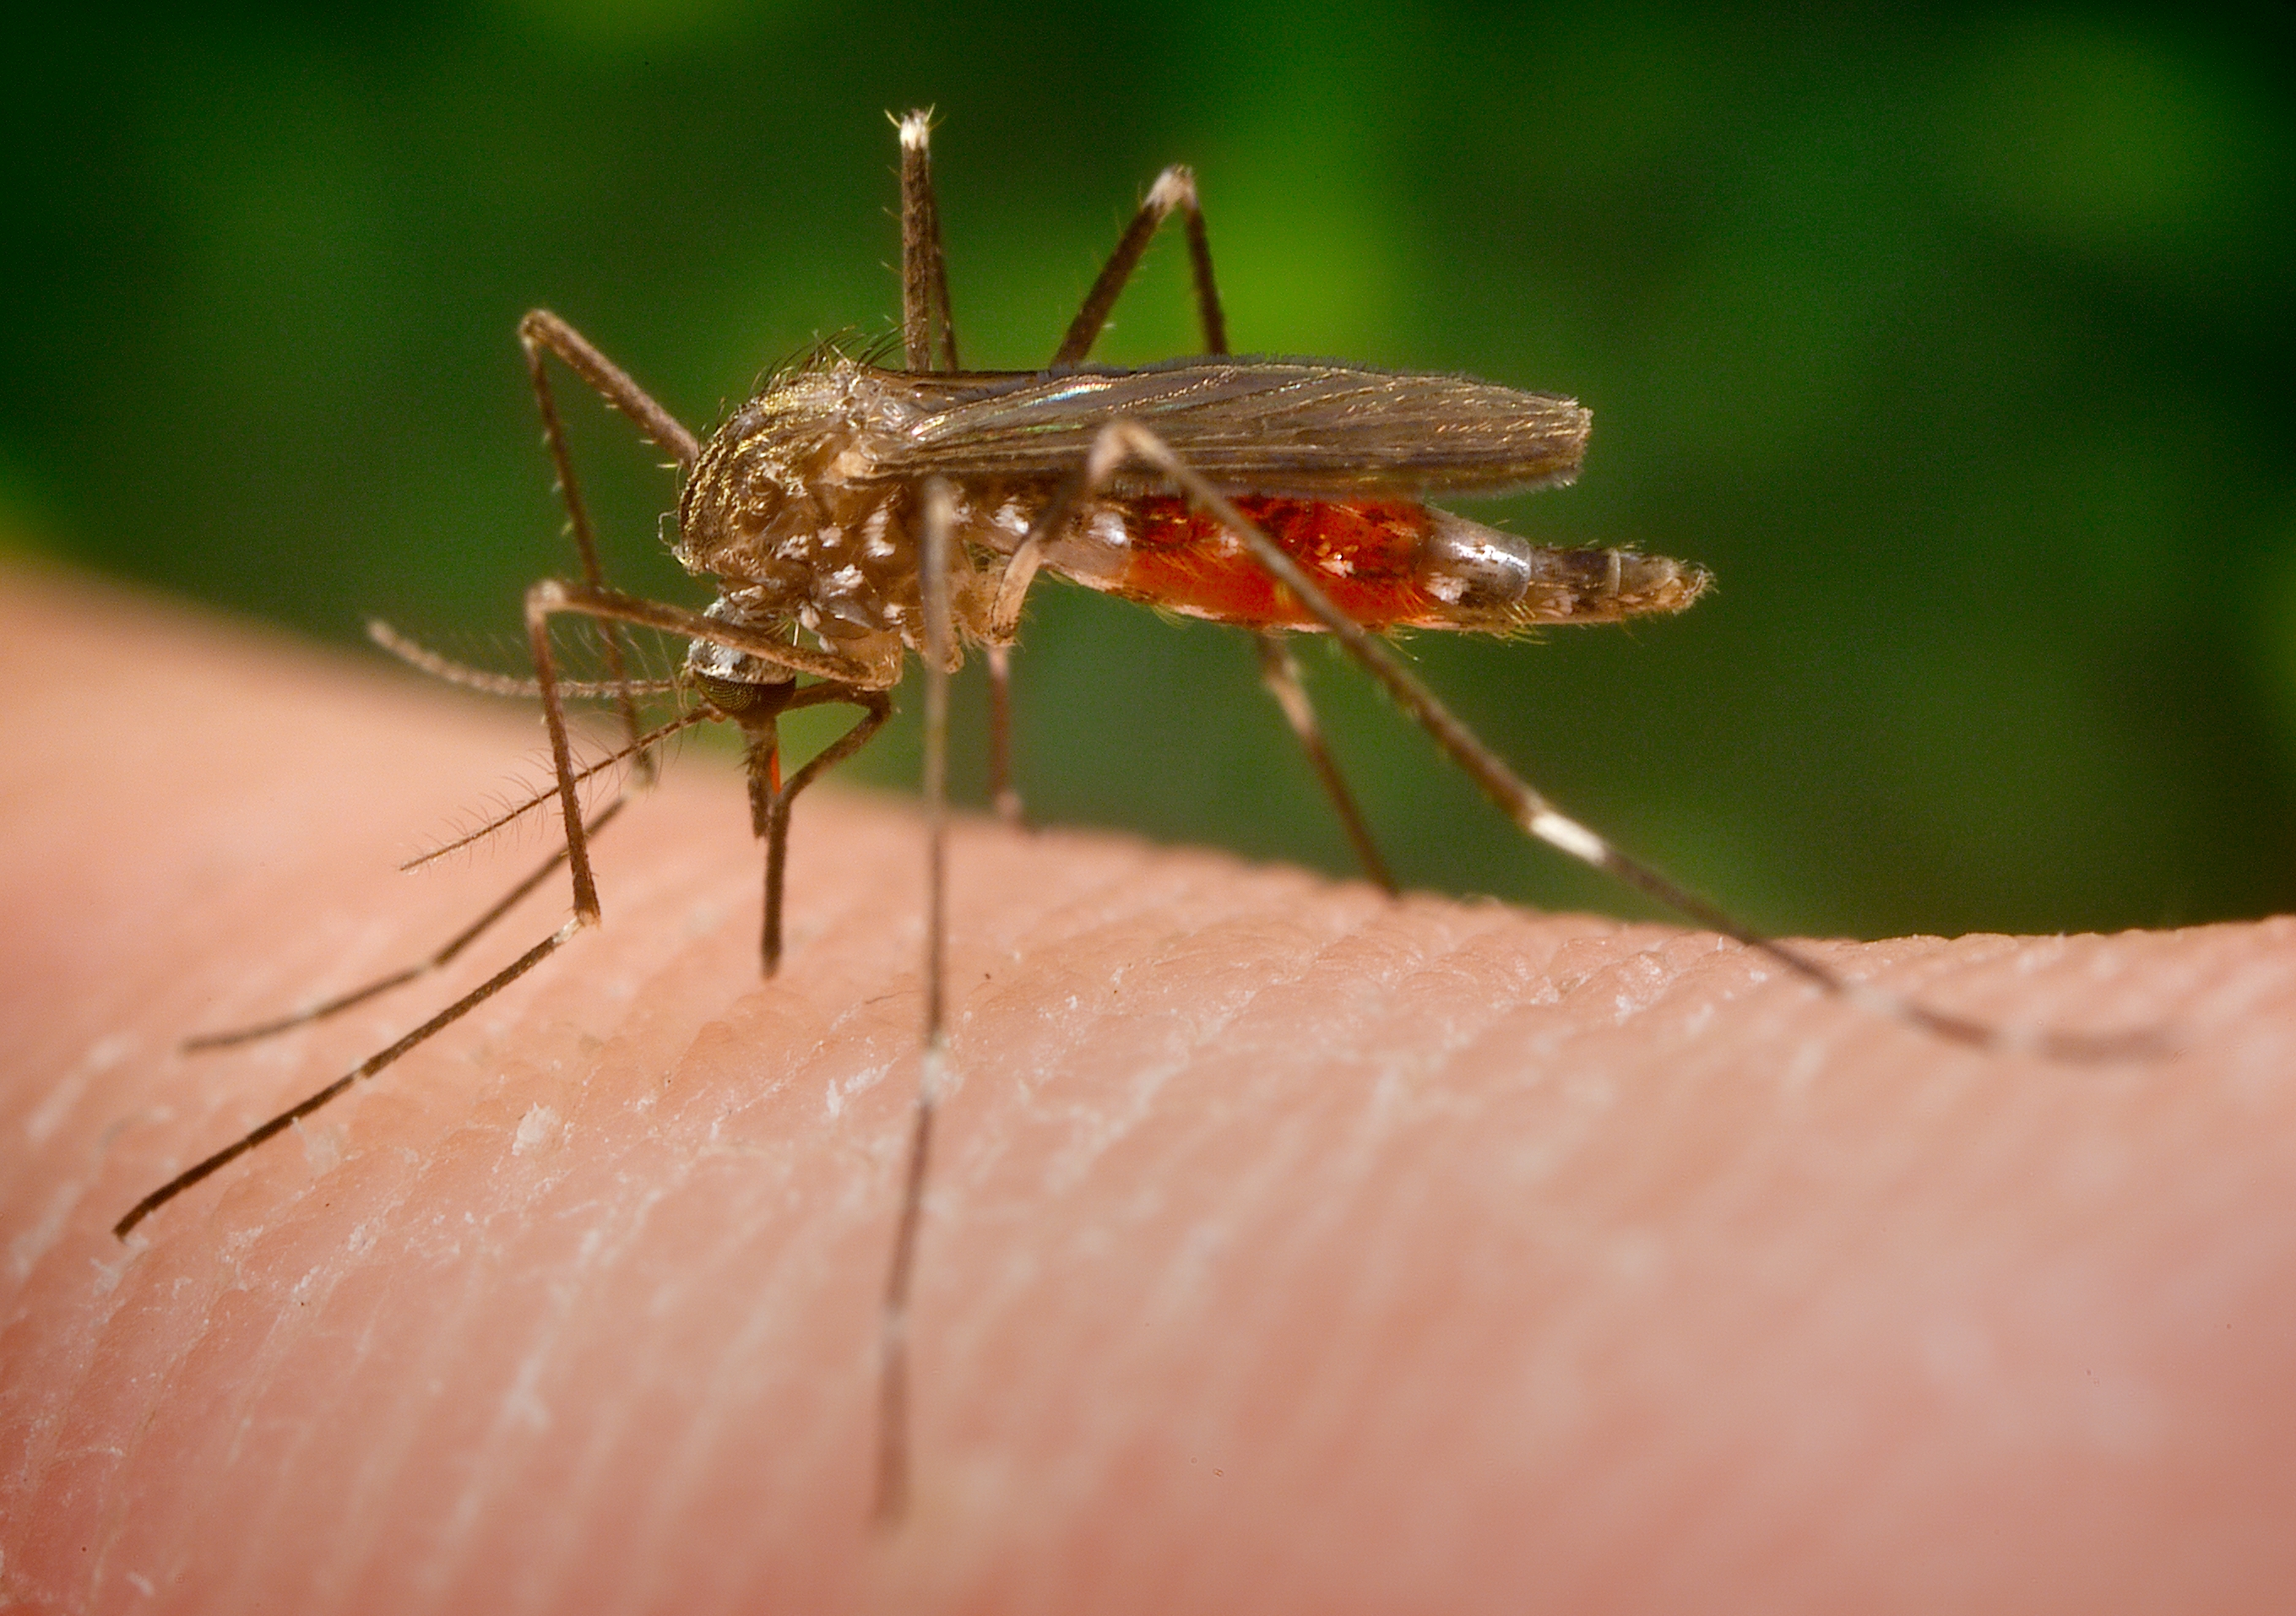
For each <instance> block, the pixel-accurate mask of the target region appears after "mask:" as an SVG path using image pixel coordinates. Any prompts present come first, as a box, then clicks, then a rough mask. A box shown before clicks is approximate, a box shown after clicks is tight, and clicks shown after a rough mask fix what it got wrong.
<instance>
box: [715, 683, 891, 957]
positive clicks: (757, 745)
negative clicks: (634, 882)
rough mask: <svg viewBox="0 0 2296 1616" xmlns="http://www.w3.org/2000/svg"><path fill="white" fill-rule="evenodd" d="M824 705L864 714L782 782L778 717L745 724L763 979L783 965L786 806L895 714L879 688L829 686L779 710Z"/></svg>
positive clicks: (812, 688)
mask: <svg viewBox="0 0 2296 1616" xmlns="http://www.w3.org/2000/svg"><path fill="white" fill-rule="evenodd" d="M824 701H841V702H847V703H849V704H850V705H852V706H855V707H858V708H860V709H861V710H862V712H861V716H860V717H859V718H856V719H855V720H854V721H853V726H852V727H851V728H849V729H848V730H847V731H846V732H845V733H844V734H841V735H840V736H838V737H837V739H836V740H834V741H832V742H830V743H829V744H828V745H827V746H824V747H823V748H822V749H821V750H820V751H817V752H816V753H815V754H814V755H813V756H812V757H811V758H810V759H808V760H807V761H806V764H805V766H804V767H802V768H800V769H799V770H798V771H797V773H796V774H794V775H791V776H790V777H789V779H788V780H787V781H786V782H784V781H783V779H782V773H781V739H780V734H779V731H778V727H777V724H776V722H775V720H776V718H778V714H776V715H775V716H773V717H769V718H767V719H766V720H765V721H764V722H763V723H758V724H753V725H745V726H744V739H745V742H746V745H745V748H744V752H745V761H746V763H747V765H748V768H749V775H750V829H751V830H752V831H753V832H754V833H756V834H757V836H758V840H759V841H763V842H764V843H765V844H766V901H765V917H764V922H763V925H762V928H761V930H760V932H759V936H758V954H759V956H760V957H761V959H762V961H763V964H764V968H765V974H766V975H767V976H771V975H773V974H774V972H775V971H777V970H779V969H780V968H781V963H782V892H783V884H784V878H785V875H786V873H787V871H788V868H789V827H790V808H791V805H793V804H794V803H795V802H796V800H797V796H798V793H799V792H802V791H804V790H805V788H806V787H808V786H809V785H811V784H812V783H814V782H815V781H816V780H818V779H820V778H821V776H822V775H824V774H826V773H828V772H829V771H830V770H831V769H832V768H834V767H837V766H838V765H839V764H840V763H842V762H844V761H845V760H846V759H848V758H850V757H851V756H852V755H853V754H854V753H856V752H857V751H860V750H861V749H862V748H863V747H865V746H866V745H868V744H869V742H871V741H872V740H873V739H874V738H875V736H876V734H877V732H878V731H879V730H881V729H882V728H883V727H884V726H885V723H886V720H888V719H889V718H891V717H892V716H893V699H892V697H891V696H890V695H888V694H887V693H885V692H883V691H881V690H846V689H843V688H841V687H837V686H832V685H808V686H807V687H806V688H805V689H803V690H801V691H799V692H798V693H796V695H795V696H793V697H792V698H791V700H790V701H788V702H787V703H785V704H784V705H783V707H782V709H781V711H784V712H785V711H788V710H790V709H791V708H793V707H814V706H818V705H820V704H821V703H822V702H824Z"/></svg>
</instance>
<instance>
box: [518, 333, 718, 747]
mask: <svg viewBox="0 0 2296 1616" xmlns="http://www.w3.org/2000/svg"><path fill="white" fill-rule="evenodd" d="M518 340H519V346H520V348H521V349H523V350H524V351H525V354H526V374H527V379H528V381H530V382H531V383H532V384H533V386H534V401H535V403H536V405H537V406H538V407H539V408H540V409H541V411H542V431H543V436H544V438H545V439H546V440H547V441H548V443H549V446H550V463H551V466H552V468H553V470H554V471H555V472H556V473H557V476H558V492H559V496H560V497H561V498H562V500H564V502H565V504H566V518H567V521H568V524H569V526H570V528H571V529H572V530H573V534H574V547H575V549H576V550H577V551H578V553H579V554H580V555H581V558H582V578H583V580H584V581H585V582H586V583H587V584H588V585H589V586H590V587H592V588H593V589H602V588H603V587H605V583H606V575H605V571H604V569H603V567H602V566H601V565H600V563H599V561H598V539H597V535H596V534H595V532H594V530H593V529H592V528H591V526H590V513H589V511H588V509H587V507H586V506H585V505H584V504H583V503H582V486H581V484H580V483H579V482H578V480H576V478H575V476H574V456H573V455H572V453H571V451H570V449H569V448H568V447H567V444H566V429H565V426H564V425H563V423H562V422H561V421H560V420H559V417H558V403H557V400H556V398H553V396H552V393H551V390H550V373H549V370H548V367H547V366H546V365H545V364H544V362H543V360H544V356H545V354H556V355H557V356H558V357H559V358H560V359H561V360H562V361H563V362H564V363H565V365H567V367H568V368H569V369H570V370H571V371H573V372H574V373H575V374H577V375H578V376H580V377H581V378H582V379H583V380H584V381H587V382H588V383H589V384H590V385H591V386H592V387H594V388H595V389H597V390H598V391H599V392H600V393H602V394H603V395H604V396H605V398H606V401H607V402H608V403H609V404H611V405H612V406H614V407H615V408H616V409H619V410H620V411H621V412H622V413H623V414H626V415H627V416H628V417H629V418H630V419H631V420H633V421H635V422H637V424H638V429H639V430H640V431H643V432H644V433H645V434H646V435H647V436H648V437H649V438H651V439H653V440H654V442H655V443H657V444H659V445H660V447H663V448H665V449H667V450H668V451H669V453H670V454H672V455H676V457H677V462H678V464H679V465H680V466H681V467H685V468H691V467H692V465H693V459H694V455H696V454H697V453H699V449H698V448H697V447H696V445H695V442H694V439H693V433H691V432H689V431H686V430H685V428H684V427H682V426H680V425H679V424H678V423H677V422H676V421H675V420H674V419H672V418H671V416H670V414H669V412H668V410H665V409H663V408H662V407H661V406H660V405H659V404H656V403H655V402H654V401H653V400H652V398H649V397H647V396H646V393H645V392H644V390H643V389H641V388H640V387H639V386H638V384H637V383H636V382H635V381H631V380H630V378H629V376H628V375H627V373H625V372H624V371H623V370H622V369H621V368H620V367H619V365H615V364H614V363H613V361H611V360H610V359H608V358H607V357H605V356H604V355H603V354H602V353H600V352H599V351H598V350H597V349H595V348H594V347H592V346H591V345H590V343H589V341H588V340H586V339H585V338H584V337H583V335H582V334H581V333H580V332H578V331H576V330H575V329H574V328H573V327H572V326H570V325H569V324H566V322H565V321H563V320H562V319H560V318H559V317H558V316H556V315H554V314H552V313H551V312H550V311H549V310H548V309H546V308H537V309H530V310H529V311H528V313H527V316H526V317H525V318H524V319H522V320H521V321H520V322H519V323H518ZM599 636H600V638H601V639H603V641H604V643H605V648H606V671H607V677H608V681H609V682H610V683H611V684H616V685H627V683H628V675H627V672H626V671H625V670H624V666H623V660H624V659H623V648H622V632H621V629H620V628H619V627H617V626H616V625H615V624H613V623H611V622H608V623H603V624H601V625H600V626H599ZM615 704H616V706H617V707H619V710H620V711H621V715H622V722H623V725H624V726H625V727H626V728H627V730H628V732H629V737H630V741H631V743H632V744H633V745H635V743H636V742H637V738H638V730H639V726H638V710H637V704H636V702H635V701H633V700H632V698H631V696H630V693H629V692H628V691H627V689H624V690H622V691H620V692H619V693H617V695H616V697H615ZM636 772H637V778H638V780H639V782H640V783H642V784H650V783H652V780H653V776H654V766H653V759H652V755H651V754H649V753H645V752H641V753H639V754H638V759H637V765H636Z"/></svg>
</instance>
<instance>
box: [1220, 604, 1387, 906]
mask: <svg viewBox="0 0 2296 1616" xmlns="http://www.w3.org/2000/svg"><path fill="white" fill-rule="evenodd" d="M1252 639H1253V642H1254V643H1255V644H1257V645H1258V646H1259V679H1260V683H1261V684H1263V685H1267V693H1268V694H1270V695H1272V696H1274V697H1275V705H1276V706H1278V707H1280V708H1282V709H1283V718H1284V721H1285V722H1286V723H1288V724H1290V725H1291V726H1292V734H1294V735H1296V736H1298V737H1299V740H1300V748H1301V750H1302V751H1305V752H1306V753H1307V754H1308V762H1309V763H1310V764H1312V765H1313V766H1314V767H1315V770H1316V779H1318V780H1320V781H1322V782H1323V783H1324V795H1325V796H1326V797H1329V798H1330V799H1331V800H1332V807H1333V808H1334V809H1335V810H1337V812H1338V814H1339V816H1340V828H1341V829H1342V830H1344V831H1345V832H1347V833H1348V845H1349V846H1350V847H1352V848H1354V849H1355V850H1356V862H1357V863H1358V864H1360V865H1363V873H1364V874H1365V876H1366V877H1367V878H1369V880H1370V881H1371V882H1372V884H1373V885H1374V886H1376V887H1378V888H1379V889H1380V890H1382V891H1383V892H1385V893H1386V894H1387V895H1388V896H1389V897H1390V898H1392V897H1393V896H1394V895H1395V891H1396V886H1395V877H1394V876H1393V875H1391V874H1389V873H1388V868H1387V861H1386V860H1385V859H1383V858H1382V857H1380V856H1379V846H1378V844H1377V843H1376V842H1374V841H1372V839H1371V829H1370V827H1369V826H1368V825H1366V824H1365V823H1364V816H1363V810H1362V809H1361V808H1357V806H1356V799H1355V793H1354V792H1350V791H1349V790H1348V783H1347V781H1346V780H1345V779H1344V778H1343V777H1342V776H1341V774H1340V766H1339V764H1338V762H1337V761H1336V760H1335V759H1333V756H1332V749H1331V748H1330V747H1329V746H1328V745H1326V744H1325V743H1324V726H1322V725H1321V724H1318V723H1317V722H1316V707H1315V703H1313V702H1312V701H1308V687H1307V685H1305V684H1303V683H1302V682H1301V681H1300V660H1299V659H1298V658H1297V657H1294V656H1293V655H1292V647H1291V645H1290V644H1288V643H1287V642H1286V640H1285V636H1283V635H1281V634H1277V633H1275V632H1273V631H1271V630H1267V629H1262V630H1261V631H1260V632H1259V633H1258V634H1256V635H1254V636H1252Z"/></svg>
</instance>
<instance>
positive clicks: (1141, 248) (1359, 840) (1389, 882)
mask: <svg viewBox="0 0 2296 1616" xmlns="http://www.w3.org/2000/svg"><path fill="white" fill-rule="evenodd" d="M1174 209H1179V210H1181V211H1182V212H1183V213H1184V214H1185V217H1186V219H1187V231H1188V259H1189V263H1190V267H1191V268H1192V270H1193V275H1194V279H1195V292H1196V315H1197V318H1198V319H1199V320H1200V321H1201V324H1202V326H1203V335H1204V351H1205V352H1206V353H1208V354H1224V353H1226V352H1227V321H1226V317H1225V316H1223V315H1222V314H1221V312H1220V298H1219V283H1218V281H1217V280H1216V279H1215V278H1214V276H1213V275H1212V250H1211V242H1210V237H1209V236H1208V235H1207V234H1206V233H1205V230H1204V212H1203V208H1202V206H1201V204H1200V202H1199V201H1198V200H1197V197H1196V177H1195V175H1194V173H1193V171H1192V170H1190V169H1188V168H1181V167H1174V168H1167V169H1165V170H1164V172H1163V173H1161V174H1160V175H1158V176H1156V183H1155V184H1154V185H1151V186H1150V187H1149V188H1148V200H1147V201H1144V202H1143V203H1142V204H1141V205H1140V211H1139V212H1138V213H1136V214H1135V215H1134V216H1133V219H1132V225H1131V227H1130V228H1129V229H1128V230H1126V231H1125V233H1124V238H1123V239H1122V240H1121V241H1119V242H1118V243H1117V245H1116V250H1115V251H1114V252H1112V253H1111V254H1110V255H1109V259H1108V264H1107V266H1106V267H1104V268H1103V269H1102V271H1101V272H1100V279H1099V280H1097V281H1095V283H1093V288H1092V291H1091V292H1090V293H1088V294H1087V296H1086V298H1085V303H1084V308H1082V309H1080V310H1078V314H1077V317H1076V321H1075V323H1074V324H1071V325H1070V327H1069V333H1068V336H1067V339H1066V340H1063V341H1062V344H1061V351H1060V352H1059V354H1058V355H1056V356H1055V357H1054V360H1053V365H1054V368H1055V369H1057V368H1058V367H1060V366H1061V365H1080V364H1082V363H1083V362H1084V359H1085V356H1086V355H1087V354H1089V353H1090V352H1091V351H1092V345H1093V343H1094V342H1095V340H1098V338H1099V336H1100V332H1101V327H1102V326H1103V324H1106V322H1107V319H1108V313H1109V310H1110V309H1111V308H1113V307H1114V306H1115V303H1116V299H1117V297H1118V294H1119V293H1120V292H1121V291H1123V290H1124V285H1125V283H1126V282H1127V281H1128V280H1129V279H1130V278H1131V275H1132V272H1133V270H1134V269H1135V268H1136V267H1138V266H1139V263H1140V259H1141V257H1142V255H1143V254H1144V253H1145V252H1146V251H1147V250H1148V242H1149V240H1150V238H1151V237H1152V236H1153V235H1154V234H1156V232H1157V230H1158V229H1159V228H1160V226H1162V225H1163V223H1164V221H1165V220H1166V219H1167V218H1169V217H1171V215H1172V212H1173V210H1174ZM1048 531H1057V529H1048ZM1034 561H1035V556H1034V554H1031V555H1030V557H1029V562H1030V563H1031V564H1030V566H1029V569H1028V570H1029V572H1033V571H1034V570H1035V568H1034V565H1033V563H1034ZM1019 587H1021V588H1024V589H1025V588H1026V587H1027V578H1026V576H1023V577H1022V578H1021V579H1020V580H1019ZM1003 605H1004V602H1003V601H1002V599H1001V598H1000V600H999V602H998V606H999V609H1000V617H1001V616H1002V614H1003V613H1002V608H1003ZM1019 616H1020V612H1019V601H1018V598H1017V596H1016V598H1015V600H1014V602H1013V611H1012V617H1013V621H1014V622H1016V623H1017V622H1018V620H1019ZM989 672H990V691H991V693H992V697H994V696H996V695H1001V694H1002V693H1003V692H1002V690H1001V689H1000V687H999V686H998V685H997V684H996V664H995V662H994V661H993V660H992V661H991V663H990V668H989ZM1259 677H1260V682H1261V683H1262V684H1264V685H1267V690H1268V693H1269V694H1271V695H1273V696H1274V697H1275V702H1276V705H1277V706H1279V707H1281V708H1282V709H1283V718H1284V721H1285V722H1286V723H1288V724H1289V725H1290V726H1292V734H1294V735H1296V736H1298V737H1299V739H1300V746H1301V747H1302V748H1303V749H1305V750H1306V751H1307V753H1308V764H1309V765H1310V766H1311V767H1313V768H1314V769H1315V771H1316V778H1317V779H1318V780H1320V781H1322V782H1323V785H1324V795H1326V796H1327V797H1329V798H1330V799H1331V801H1332V807H1333V808H1334V809H1335V810H1337V812H1338V814H1339V816H1340V824H1341V829H1343V830H1344V831H1346V833H1347V837H1348V842H1349V845H1350V846H1351V847H1353V848H1354V849H1355V852H1356V859H1357V863H1359V864H1361V865H1362V866H1363V870H1364V874H1365V875H1367V876H1369V877H1370V878H1371V880H1372V881H1373V882H1374V884H1376V885H1378V886H1379V887H1381V888H1382V889H1383V890H1386V891H1388V892H1390V893H1391V892H1393V891H1394V890H1396V888H1395V878H1394V877H1393V876H1392V875H1390V874H1389V873H1388V869H1387V861H1386V860H1385V859H1383V858H1382V857H1380V854H1379V849H1378V847H1377V845H1376V844H1375V843H1374V841H1372V837H1371V830H1370V827H1369V826H1368V825H1367V824H1365V822H1364V817H1363V814H1362V812H1361V811H1360V810H1359V809H1358V808H1357V806H1356V800H1355V795H1354V793H1353V792H1350V791H1349V789H1348V783H1347V781H1346V779H1345V778H1344V777H1343V776H1342V775H1341V773H1340V767H1339V763H1338V761H1337V760H1336V759H1333V756H1332V752H1331V748H1330V747H1329V746H1327V745H1326V744H1325V743H1324V735H1323V730H1322V726H1319V725H1318V724H1317V723H1316V710H1315V707H1314V705H1313V704H1312V703H1311V702H1310V701H1308V690H1307V686H1306V685H1303V684H1302V683H1301V682H1300V668H1299V664H1298V662H1297V661H1295V660H1293V658H1292V653H1291V651H1290V650H1289V649H1288V648H1287V647H1286V646H1285V645H1284V644H1283V640H1282V638H1281V636H1275V635H1271V634H1262V635H1261V636H1259ZM1017 804H1018V799H1017V798H1016V799H1015V805H1016V807H1017ZM1000 809H1001V804H1000Z"/></svg>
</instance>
